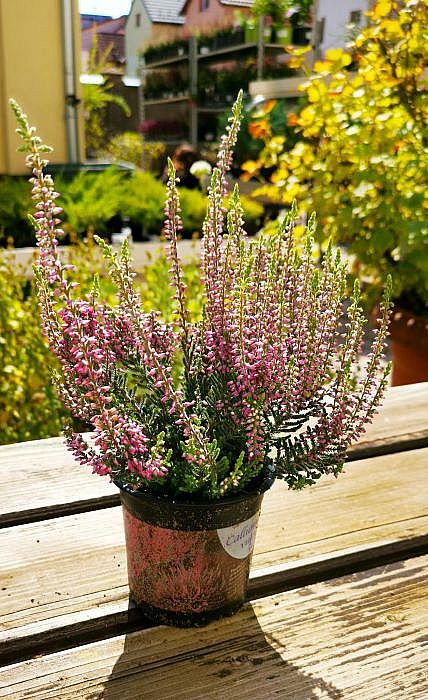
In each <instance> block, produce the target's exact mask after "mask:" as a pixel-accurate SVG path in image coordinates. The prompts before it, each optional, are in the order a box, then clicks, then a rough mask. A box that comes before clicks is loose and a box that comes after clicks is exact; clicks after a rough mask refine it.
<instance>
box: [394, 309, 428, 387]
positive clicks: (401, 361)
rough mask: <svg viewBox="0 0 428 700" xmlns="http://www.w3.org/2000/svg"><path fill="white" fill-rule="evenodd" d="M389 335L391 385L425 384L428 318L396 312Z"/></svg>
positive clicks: (426, 375)
mask: <svg viewBox="0 0 428 700" xmlns="http://www.w3.org/2000/svg"><path fill="white" fill-rule="evenodd" d="M390 334H391V351H392V385H393V386H399V385H401V384H414V383H417V382H425V381H428V318H423V317H422V316H415V315H414V314H412V313H411V312H409V311H404V310H402V309H396V310H395V311H394V313H393V314H392V319H391V325H390Z"/></svg>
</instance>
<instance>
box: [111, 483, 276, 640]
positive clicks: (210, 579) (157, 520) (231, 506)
mask: <svg viewBox="0 0 428 700" xmlns="http://www.w3.org/2000/svg"><path fill="white" fill-rule="evenodd" d="M272 483H273V477H272V476H269V477H267V478H266V479H265V480H264V481H263V483H262V484H261V485H260V486H259V488H256V489H254V490H252V491H251V492H248V493H244V494H241V495H239V496H236V497H232V498H228V499H224V500H222V501H212V502H200V503H192V502H189V501H171V500H168V499H166V498H164V497H162V496H153V495H151V494H148V493H146V492H142V491H133V490H132V489H131V488H129V487H127V486H124V485H122V484H120V483H117V482H116V485H117V486H119V488H120V497H121V502H122V510H123V520H124V526H125V538H126V547H127V562H128V580H129V589H130V598H131V599H132V600H133V601H134V602H135V603H136V604H137V606H138V607H139V608H140V609H141V611H142V612H143V613H144V614H145V615H146V616H147V617H149V618H150V619H151V620H153V621H155V622H157V623H166V624H171V625H176V626H179V627H192V626H199V625H204V624H206V623H208V622H209V621H210V620H213V619H217V618H219V617H223V616H226V615H231V614H232V613H234V612H236V611H237V610H238V609H239V608H240V607H241V606H242V604H243V602H244V600H245V596H246V590H247V582H248V574H249V568H250V561H251V555H252V550H253V546H254V540H255V535H256V528H257V521H258V516H259V511H260V506H261V502H262V498H263V494H264V492H265V491H266V490H267V489H268V488H270V486H271V485H272Z"/></svg>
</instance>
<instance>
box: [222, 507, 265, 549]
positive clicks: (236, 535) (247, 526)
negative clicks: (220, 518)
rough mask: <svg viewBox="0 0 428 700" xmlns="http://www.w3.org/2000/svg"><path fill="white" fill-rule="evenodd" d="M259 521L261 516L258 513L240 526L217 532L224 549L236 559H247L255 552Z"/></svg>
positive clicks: (225, 528)
mask: <svg viewBox="0 0 428 700" xmlns="http://www.w3.org/2000/svg"><path fill="white" fill-rule="evenodd" d="M258 519H259V514H258V513H256V514H255V515H253V516H252V517H251V518H248V520H244V521H243V522H242V523H238V525H232V526H231V527H223V528H221V529H219V530H217V534H218V537H219V540H220V542H221V543H222V545H223V548H224V549H225V550H226V552H227V553H228V554H230V556H231V557H234V559H245V557H248V555H249V554H251V552H252V551H253V548H254V541H255V539H256V530H257V521H258Z"/></svg>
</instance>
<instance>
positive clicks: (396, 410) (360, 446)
mask: <svg viewBox="0 0 428 700" xmlns="http://www.w3.org/2000/svg"><path fill="white" fill-rule="evenodd" d="M427 445H428V382H421V383H420V384H407V385H405V386H397V387H390V389H389V390H388V392H387V394H386V396H385V402H384V404H383V405H382V406H381V408H380V410H379V413H378V414H377V415H376V416H375V418H374V420H373V423H372V424H371V425H369V426H368V427H367V431H366V433H365V434H363V435H362V437H361V438H360V440H359V441H358V443H357V444H356V445H353V446H351V448H350V449H349V450H348V455H349V459H352V460H354V459H363V458H365V457H372V456H377V455H379V454H390V453H391V452H393V451H403V450H411V449H416V448H418V447H426V446H427Z"/></svg>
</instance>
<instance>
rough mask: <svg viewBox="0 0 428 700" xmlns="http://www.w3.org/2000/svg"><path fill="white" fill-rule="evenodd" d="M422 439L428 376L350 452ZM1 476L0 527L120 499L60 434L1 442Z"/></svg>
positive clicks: (388, 403)
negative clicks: (78, 458)
mask: <svg viewBox="0 0 428 700" xmlns="http://www.w3.org/2000/svg"><path fill="white" fill-rule="evenodd" d="M424 445H425V446H427V445H428V382H425V383H421V384H412V385H408V386H402V387H394V388H391V389H390V390H389V391H388V393H387V396H386V399H385V402H384V404H383V406H382V408H381V411H380V413H379V414H378V415H377V416H376V417H375V419H374V422H373V424H372V425H371V426H369V427H368V429H367V432H366V433H365V435H364V436H363V437H362V438H361V440H360V441H359V443H358V445H357V446H355V447H353V448H351V450H350V451H349V454H350V458H351V459H359V458H361V457H368V456H370V455H371V454H374V453H379V452H386V453H388V452H393V451H396V450H398V449H400V446H401V448H403V446H404V448H405V449H412V446H416V447H422V446H424ZM11 475H13V478H11ZM0 478H1V481H2V489H1V493H0V527H5V526H9V525H13V524H20V523H25V522H31V521H34V520H43V519H45V518H52V517H58V516H61V515H66V514H69V513H70V514H71V513H78V512H82V511H85V510H91V509H94V508H100V507H109V506H114V505H117V504H118V503H119V495H118V492H117V489H116V488H115V486H114V485H113V484H110V483H109V481H108V479H105V478H100V477H98V476H94V475H93V474H90V473H89V472H88V471H87V470H86V469H84V468H83V467H81V466H80V465H79V464H77V463H76V462H75V461H74V459H73V457H72V456H71V454H70V453H69V452H67V450H66V448H65V446H64V444H63V440H62V438H49V439H48V440H36V441H31V442H26V443H18V444H15V445H4V446H1V447H0ZM17 485H20V486H22V485H25V487H24V488H22V487H20V488H17Z"/></svg>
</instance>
